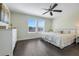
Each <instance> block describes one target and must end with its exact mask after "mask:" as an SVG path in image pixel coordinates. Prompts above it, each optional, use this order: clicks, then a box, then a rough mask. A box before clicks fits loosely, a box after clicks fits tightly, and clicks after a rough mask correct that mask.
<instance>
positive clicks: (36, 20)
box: [27, 18, 46, 33]
mask: <svg viewBox="0 0 79 59" xmlns="http://www.w3.org/2000/svg"><path fill="white" fill-rule="evenodd" d="M29 19H30V18H29ZM29 19H28V20H29ZM28 20H27V26H28V31H27V32H28V33H37V32H38V33H40V31H38V21H39V20H41V19H34V21H35V22H36V28H35V32H30V31H29V25H28ZM42 20H44V19H42ZM44 22H45V23H46V21H45V20H44ZM45 23H44V28H43V29H44V30H43V31H42V32H45Z"/></svg>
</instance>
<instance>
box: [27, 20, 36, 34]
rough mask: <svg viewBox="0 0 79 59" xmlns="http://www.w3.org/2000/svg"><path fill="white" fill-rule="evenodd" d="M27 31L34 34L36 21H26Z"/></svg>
mask: <svg viewBox="0 0 79 59" xmlns="http://www.w3.org/2000/svg"><path fill="white" fill-rule="evenodd" d="M28 30H29V32H35V31H36V21H35V20H34V19H29V20H28Z"/></svg>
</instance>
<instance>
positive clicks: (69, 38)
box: [41, 32, 76, 49]
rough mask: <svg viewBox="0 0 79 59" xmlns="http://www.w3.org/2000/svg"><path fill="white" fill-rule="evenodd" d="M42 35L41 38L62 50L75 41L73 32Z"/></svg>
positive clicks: (45, 33)
mask: <svg viewBox="0 0 79 59" xmlns="http://www.w3.org/2000/svg"><path fill="white" fill-rule="evenodd" d="M41 34H42V38H43V39H44V40H45V41H47V42H49V43H51V44H53V45H55V46H57V47H59V48H61V49H63V48H64V47H66V46H69V45H71V44H72V43H73V42H74V40H75V37H76V35H75V32H74V33H55V32H44V33H41Z"/></svg>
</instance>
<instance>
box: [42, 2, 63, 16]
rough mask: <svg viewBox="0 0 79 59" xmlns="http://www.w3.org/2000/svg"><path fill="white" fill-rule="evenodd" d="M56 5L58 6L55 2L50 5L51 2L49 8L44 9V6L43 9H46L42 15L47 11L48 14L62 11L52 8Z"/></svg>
mask: <svg viewBox="0 0 79 59" xmlns="http://www.w3.org/2000/svg"><path fill="white" fill-rule="evenodd" d="M56 6H58V4H57V3H55V4H54V5H53V6H52V4H51V5H50V7H49V9H45V8H44V10H46V12H45V13H43V15H45V14H46V13H48V12H49V13H50V15H51V16H53V12H62V10H54V8H55V7H56Z"/></svg>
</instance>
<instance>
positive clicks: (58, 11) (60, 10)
mask: <svg viewBox="0 0 79 59" xmlns="http://www.w3.org/2000/svg"><path fill="white" fill-rule="evenodd" d="M53 12H62V10H53Z"/></svg>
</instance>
